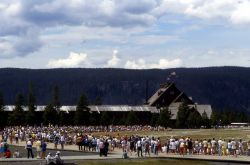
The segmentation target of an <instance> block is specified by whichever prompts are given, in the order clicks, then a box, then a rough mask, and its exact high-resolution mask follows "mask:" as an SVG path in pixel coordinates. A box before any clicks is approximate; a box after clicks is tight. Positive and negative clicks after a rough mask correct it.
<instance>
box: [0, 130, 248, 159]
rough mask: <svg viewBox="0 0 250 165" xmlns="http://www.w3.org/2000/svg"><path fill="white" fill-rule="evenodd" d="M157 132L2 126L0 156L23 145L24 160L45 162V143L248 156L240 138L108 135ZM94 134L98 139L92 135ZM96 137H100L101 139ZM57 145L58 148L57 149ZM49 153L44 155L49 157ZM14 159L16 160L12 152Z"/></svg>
mask: <svg viewBox="0 0 250 165" xmlns="http://www.w3.org/2000/svg"><path fill="white" fill-rule="evenodd" d="M152 130H154V131H159V130H164V129H163V128H161V127H150V126H108V127H104V126H98V127H96V126H92V127H53V126H48V127H6V128H4V129H3V130H2V131H1V139H2V141H1V145H0V157H6V158H9V157H11V156H10V155H11V153H10V150H9V149H8V146H9V144H8V143H7V142H9V143H10V144H13V143H16V144H18V143H19V142H20V141H23V142H25V144H26V147H25V148H26V150H27V158H30V157H31V158H34V157H36V158H38V159H45V158H46V154H47V153H46V151H47V144H48V143H53V146H54V149H55V150H58V149H61V150H64V146H65V145H77V148H78V150H79V151H85V152H86V151H88V152H97V153H99V155H100V156H107V155H108V153H109V152H110V151H114V150H122V152H123V155H133V153H134V154H136V155H137V156H138V157H145V156H150V155H152V154H153V155H158V153H166V154H179V155H192V154H197V155H219V156H229V155H232V156H238V155H250V141H243V140H241V139H238V140H235V139H227V140H226V139H214V138H212V139H195V140H194V139H192V138H190V137H185V138H184V137H179V138H176V137H171V138H169V139H164V140H161V139H160V138H156V137H150V136H140V135H132V136H126V135H125V136H119V134H117V135H116V136H114V134H113V135H111V134H110V132H118V131H132V132H137V131H152ZM94 132H98V133H99V135H98V136H94ZM100 134H103V135H102V136H101V135H100ZM58 145H59V146H60V148H59V147H58ZM33 148H35V150H36V155H34V153H33ZM49 155H50V154H48V156H49ZM13 156H14V157H20V153H19V152H18V150H16V151H15V152H14V154H13Z"/></svg>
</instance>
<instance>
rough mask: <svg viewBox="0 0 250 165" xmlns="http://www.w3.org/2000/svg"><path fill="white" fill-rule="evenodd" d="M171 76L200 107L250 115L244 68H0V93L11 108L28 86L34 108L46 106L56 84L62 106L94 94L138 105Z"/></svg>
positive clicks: (249, 75)
mask: <svg viewBox="0 0 250 165" xmlns="http://www.w3.org/2000/svg"><path fill="white" fill-rule="evenodd" d="M172 72H176V77H175V78H174V81H175V82H176V85H177V87H179V88H180V89H181V90H183V91H184V92H186V93H187V95H188V96H191V97H192V98H193V100H194V101H195V102H197V103H200V104H211V105H212V106H213V108H214V109H216V110H224V109H229V110H244V111H249V112H250V68H242V67H209V68H177V69H166V70H155V69H152V70H126V69H39V70H34V69H12V68H11V69H10V68H3V69H0V91H1V92H2V94H3V97H4V103H5V104H14V100H15V96H16V95H17V94H18V93H21V94H22V95H23V96H24V97H27V95H28V89H29V84H32V86H33V92H34V94H35V96H36V102H37V104H40V105H41V104H43V105H47V104H48V103H49V102H50V100H51V99H52V89H53V88H54V86H58V88H59V93H60V101H61V104H63V105H75V104H76V103H77V100H78V99H79V96H80V94H81V93H85V94H86V95H87V97H88V99H89V102H90V104H91V103H92V102H93V101H94V100H95V98H96V97H97V96H100V97H101V99H102V103H103V104H128V105H136V104H139V105H140V104H143V103H144V102H145V98H146V91H147V85H146V84H147V81H148V95H149V96H151V95H152V94H153V93H154V92H155V90H157V89H158V87H159V85H160V84H161V83H164V82H166V81H167V77H168V76H169V75H170V74H171V73H172Z"/></svg>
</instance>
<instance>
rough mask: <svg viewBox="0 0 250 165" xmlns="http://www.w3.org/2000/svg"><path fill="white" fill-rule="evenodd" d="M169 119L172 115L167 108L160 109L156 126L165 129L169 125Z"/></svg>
mask: <svg viewBox="0 0 250 165" xmlns="http://www.w3.org/2000/svg"><path fill="white" fill-rule="evenodd" d="M171 117H172V114H171V112H170V111H169V109H168V107H164V108H162V109H160V115H159V118H158V121H157V123H158V125H160V126H163V127H165V128H167V127H168V126H169V124H170V119H171Z"/></svg>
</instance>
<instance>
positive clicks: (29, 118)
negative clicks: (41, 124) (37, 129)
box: [26, 84, 36, 126]
mask: <svg viewBox="0 0 250 165" xmlns="http://www.w3.org/2000/svg"><path fill="white" fill-rule="evenodd" d="M35 104H36V99H35V96H34V94H33V87H32V84H30V85H29V94H28V112H27V113H26V122H27V124H29V125H32V126H33V125H34V124H35V123H36V114H35V110H36V106H35Z"/></svg>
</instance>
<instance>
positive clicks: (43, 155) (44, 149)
mask: <svg viewBox="0 0 250 165" xmlns="http://www.w3.org/2000/svg"><path fill="white" fill-rule="evenodd" d="M41 148H42V154H41V158H42V159H45V155H46V150H47V143H46V142H45V141H44V140H42V143H41Z"/></svg>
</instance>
